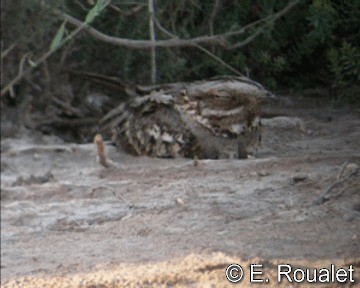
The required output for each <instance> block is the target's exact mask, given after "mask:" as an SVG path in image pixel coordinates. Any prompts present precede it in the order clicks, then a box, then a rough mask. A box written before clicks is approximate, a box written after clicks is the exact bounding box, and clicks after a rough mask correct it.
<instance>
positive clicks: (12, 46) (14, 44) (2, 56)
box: [1, 41, 18, 60]
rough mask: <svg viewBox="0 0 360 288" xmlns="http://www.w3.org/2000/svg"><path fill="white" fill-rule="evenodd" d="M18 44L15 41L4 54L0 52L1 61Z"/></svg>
mask: <svg viewBox="0 0 360 288" xmlns="http://www.w3.org/2000/svg"><path fill="white" fill-rule="evenodd" d="M17 44H18V42H17V41H16V42H15V43H13V44H11V45H10V47H9V48H7V49H6V50H5V51H4V52H1V60H2V59H3V58H5V57H6V56H7V55H8V54H9V53H10V52H11V51H12V50H13V49H14V48H15V47H16V45H17Z"/></svg>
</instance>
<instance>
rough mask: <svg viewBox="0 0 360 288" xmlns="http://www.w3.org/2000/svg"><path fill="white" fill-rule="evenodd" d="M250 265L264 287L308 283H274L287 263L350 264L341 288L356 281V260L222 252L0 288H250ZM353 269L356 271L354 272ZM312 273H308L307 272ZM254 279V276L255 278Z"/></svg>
mask: <svg viewBox="0 0 360 288" xmlns="http://www.w3.org/2000/svg"><path fill="white" fill-rule="evenodd" d="M232 263H237V264H240V265H241V266H242V267H243V269H244V278H243V279H242V280H241V282H239V283H237V284H231V283H229V282H228V281H227V280H226V277H225V270H226V267H227V266H228V265H229V264H232ZM250 264H262V265H263V273H264V274H263V276H261V278H263V279H265V278H268V279H269V283H264V284H263V285H264V287H265V286H266V287H307V286H308V285H310V284H309V283H295V282H293V283H289V282H288V281H286V280H284V281H282V282H281V283H278V280H277V267H278V264H289V265H291V267H292V268H293V270H295V269H297V268H302V269H313V268H317V269H320V268H326V269H330V265H331V264H334V265H335V267H336V269H338V268H344V269H346V270H348V269H349V266H350V265H352V266H353V268H354V269H355V272H354V274H353V277H354V280H355V282H354V283H350V281H347V282H346V283H343V284H342V287H356V283H358V281H359V276H358V274H359V269H360V258H358V259H351V260H349V259H347V260H330V259H329V260H316V261H309V260H280V259H276V260H272V261H268V260H261V259H260V258H254V259H251V260H246V261H244V260H240V258H237V257H231V256H228V255H225V254H223V253H213V254H211V255H196V254H191V255H188V256H186V257H183V258H178V259H172V260H169V261H162V262H148V263H143V264H126V263H123V264H120V265H117V266H114V267H106V268H105V269H100V270H98V271H94V272H86V273H76V274H72V273H71V272H69V273H68V274H67V273H66V274H63V275H48V276H36V275H34V276H25V277H19V278H15V279H11V280H9V281H6V282H5V283H4V284H2V285H1V287H4V288H10V287H29V288H30V287H34V288H35V287H36V288H40V287H55V288H56V287H69V288H70V287H88V288H90V287H92V288H95V287H101V288H107V287H109V288H110V287H230V286H234V287H235V286H238V287H254V285H259V284H250ZM356 270H357V271H356ZM311 271H312V270H311ZM256 278H258V276H256ZM324 285H325V286H326V287H337V286H338V285H340V283H327V284H320V283H317V284H311V287H317V286H319V287H325V286H324Z"/></svg>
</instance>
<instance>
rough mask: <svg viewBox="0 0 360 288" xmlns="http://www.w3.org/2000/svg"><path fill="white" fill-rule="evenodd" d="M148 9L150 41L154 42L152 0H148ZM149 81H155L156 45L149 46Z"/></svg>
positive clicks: (153, 82)
mask: <svg viewBox="0 0 360 288" xmlns="http://www.w3.org/2000/svg"><path fill="white" fill-rule="evenodd" d="M148 9H149V14H150V15H149V30H150V39H151V42H152V43H156V35H155V27H154V26H155V25H154V13H155V12H154V10H155V9H154V0H148ZM151 83H152V84H155V83H156V47H155V46H153V47H151Z"/></svg>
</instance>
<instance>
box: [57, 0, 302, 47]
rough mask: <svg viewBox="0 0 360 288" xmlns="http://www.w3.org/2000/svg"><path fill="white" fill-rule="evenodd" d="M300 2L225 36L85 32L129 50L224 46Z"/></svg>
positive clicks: (76, 22) (72, 21)
mask: <svg viewBox="0 0 360 288" xmlns="http://www.w3.org/2000/svg"><path fill="white" fill-rule="evenodd" d="M299 2H300V0H295V1H290V3H289V4H288V5H287V6H286V7H285V8H284V9H282V10H280V11H279V12H277V13H275V14H273V15H269V16H268V17H265V18H263V19H260V20H258V21H255V22H252V23H250V24H248V25H246V26H244V27H243V28H241V29H239V30H236V31H230V32H226V33H223V34H216V35H212V36H199V37H195V38H192V39H180V38H172V39H168V40H158V41H156V42H153V41H150V40H133V39H126V38H118V37H114V36H109V35H106V34H104V33H102V32H100V31H99V30H97V29H95V28H93V27H90V26H86V28H85V30H86V31H87V32H88V33H89V34H90V35H91V36H93V37H94V38H96V39H98V40H100V41H103V42H105V43H109V44H112V45H117V46H124V47H127V48H129V49H151V48H152V47H162V48H169V47H186V46H187V47H191V46H193V47H194V46H195V47H196V45H201V44H214V45H215V44H216V45H223V44H224V43H226V38H228V37H231V36H236V35H240V34H244V33H245V32H246V31H248V30H249V29H251V28H253V27H256V26H258V25H260V24H262V23H268V22H274V21H275V20H277V19H279V18H280V17H281V16H283V15H284V14H286V13H287V12H289V11H290V10H291V9H292V8H293V7H295V5H297V4H298V3H299ZM54 13H55V14H56V15H57V16H59V17H61V18H63V19H65V20H67V21H68V22H69V23H70V24H72V25H74V26H80V25H82V24H83V22H81V21H80V20H78V19H76V18H74V17H72V16H70V15H67V14H64V13H62V12H60V11H58V10H57V11H54Z"/></svg>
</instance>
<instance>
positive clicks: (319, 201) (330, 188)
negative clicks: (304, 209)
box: [313, 167, 360, 205]
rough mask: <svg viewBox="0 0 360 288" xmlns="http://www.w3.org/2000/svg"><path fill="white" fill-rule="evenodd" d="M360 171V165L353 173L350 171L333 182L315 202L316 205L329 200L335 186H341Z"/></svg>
mask: <svg viewBox="0 0 360 288" xmlns="http://www.w3.org/2000/svg"><path fill="white" fill-rule="evenodd" d="M359 171H360V167H358V168H357V169H355V170H354V171H353V172H352V173H350V174H349V175H348V176H346V177H345V178H344V179H341V180H338V181H336V182H335V183H333V184H332V185H331V186H330V187H329V188H328V189H326V191H325V192H323V193H322V194H321V195H320V196H319V197H318V198H317V199H316V200H315V201H314V202H313V204H314V205H321V204H323V203H324V202H326V201H328V200H329V198H328V194H330V193H331V191H332V190H334V189H335V188H337V187H339V186H341V185H342V184H344V183H345V182H346V181H348V180H349V179H350V178H351V177H353V176H355V175H357V174H358V173H359Z"/></svg>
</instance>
